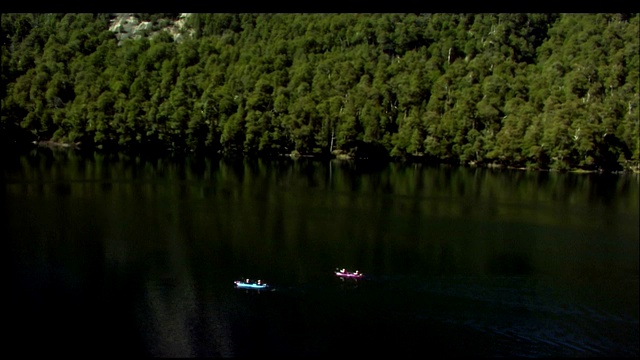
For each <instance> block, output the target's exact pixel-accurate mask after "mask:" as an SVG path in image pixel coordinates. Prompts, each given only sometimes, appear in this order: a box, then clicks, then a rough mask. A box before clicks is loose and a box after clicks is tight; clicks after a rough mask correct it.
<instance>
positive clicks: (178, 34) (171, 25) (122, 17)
mask: <svg viewBox="0 0 640 360" xmlns="http://www.w3.org/2000/svg"><path fill="white" fill-rule="evenodd" d="M113 15H114V18H113V19H111V25H110V26H109V31H111V32H114V33H115V34H116V38H117V39H118V45H120V44H121V43H122V41H124V40H126V39H139V38H141V37H151V36H153V35H154V34H157V33H158V32H160V31H167V32H168V33H169V34H171V36H172V37H173V40H174V41H175V42H180V41H182V40H183V39H184V37H185V36H193V33H194V31H193V30H192V29H187V27H186V26H185V22H186V19H187V18H188V17H189V15H191V14H190V13H182V14H180V17H179V18H178V19H177V20H174V19H162V20H161V21H160V22H159V23H160V24H162V25H161V26H160V27H159V28H158V26H156V29H154V24H153V23H151V22H150V21H140V19H138V18H137V17H136V16H135V15H134V13H115V14H113Z"/></svg>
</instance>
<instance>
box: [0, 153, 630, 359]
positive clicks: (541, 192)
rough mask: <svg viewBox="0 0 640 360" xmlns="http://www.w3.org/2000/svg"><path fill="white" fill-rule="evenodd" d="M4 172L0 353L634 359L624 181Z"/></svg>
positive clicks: (121, 165)
mask: <svg viewBox="0 0 640 360" xmlns="http://www.w3.org/2000/svg"><path fill="white" fill-rule="evenodd" d="M2 161H3V162H2V176H3V180H4V183H3V185H2V187H3V190H2V195H1V196H0V201H1V202H0V204H1V207H0V210H1V211H2V213H1V214H0V215H1V218H2V221H3V222H4V225H3V226H2V229H1V230H0V234H1V235H0V237H2V238H3V239H4V240H3V244H5V246H6V247H7V248H8V254H9V265H10V266H9V270H10V271H9V274H10V275H9V289H8V293H9V294H8V296H9V299H10V300H11V301H10V302H9V303H8V305H5V308H4V309H5V311H6V312H7V313H8V315H9V316H8V318H9V321H8V322H5V324H8V325H9V326H8V327H7V329H8V330H9V331H8V334H6V335H4V337H5V339H6V342H7V343H8V344H9V346H10V348H9V352H8V353H9V354H19V355H21V356H28V355H32V354H36V355H41V354H44V355H58V354H60V355H89V356H92V355H134V356H136V355H144V356H171V357H192V356H200V357H203V356H212V357H238V356H265V355H276V356H283V355H284V356H286V355H293V356H307V357H316V356H317V357H334V356H343V355H344V356H366V355H377V354H381V355H398V356H403V355H416V356H425V355H433V354H437V355H443V356H525V357H541V356H566V357H591V356H625V357H626V356H629V357H635V356H638V355H639V345H638V344H639V340H638V338H639V334H638V317H639V316H638V294H639V287H638V273H639V268H638V254H639V253H638V244H639V228H640V225H639V220H638V219H639V199H638V197H639V190H638V188H639V178H638V175H607V174H559V173H547V172H524V171H508V170H489V169H468V168H451V167H428V166H419V165H403V164H372V163H350V162H337V161H332V162H328V161H324V162H323V161H313V160H307V159H300V160H296V161H293V160H290V159H284V160H281V161H262V160H254V161H248V160H244V161H243V160H239V161H222V160H218V159H195V158H187V159H168V158H167V159H153V160H151V159H146V160H145V159H142V158H136V157H125V156H106V155H99V154H96V155H91V156H89V157H87V156H80V155H78V154H74V153H66V152H53V153H52V152H50V151H49V150H38V151H34V152H32V153H31V154H28V155H25V156H21V157H14V158H9V159H3V160H2ZM336 267H347V268H351V269H354V270H355V269H358V270H360V271H362V272H364V273H365V274H366V275H367V278H366V279H365V280H360V281H358V282H355V281H341V280H339V279H337V278H334V277H333V276H332V271H333V270H334V269H335V268H336ZM241 277H251V278H256V279H257V278H260V279H262V280H264V281H266V282H267V283H269V284H271V285H272V290H270V291H259V292H258V291H252V290H239V289H235V288H234V286H233V281H234V280H236V279H239V278H241Z"/></svg>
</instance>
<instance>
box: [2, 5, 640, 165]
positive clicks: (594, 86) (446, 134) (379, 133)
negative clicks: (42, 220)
mask: <svg viewBox="0 0 640 360" xmlns="http://www.w3.org/2000/svg"><path fill="white" fill-rule="evenodd" d="M161 15H162V16H159V15H154V14H139V16H140V17H144V18H146V19H147V20H149V21H151V22H152V23H153V24H154V26H155V27H156V30H157V28H158V26H164V25H163V24H161V22H162V21H166V19H165V18H164V17H166V16H173V17H175V18H173V19H170V20H176V18H177V16H178V14H161ZM112 18H113V15H110V14H2V82H3V86H2V89H1V91H2V94H1V98H2V118H1V124H0V126H1V127H0V131H2V133H3V135H2V136H1V138H2V139H1V140H2V141H3V142H5V143H7V142H15V141H22V140H28V141H33V140H53V141H57V142H70V143H80V144H81V147H83V148H94V147H97V148H102V149H112V150H117V151H140V150H143V149H146V150H149V149H172V150H173V151H195V152H198V153H204V154H210V153H238V154H244V155H247V156H262V155H266V156H270V155H279V154H292V153H293V154H316V155H328V154H335V153H338V152H339V151H343V152H346V153H350V154H351V155H355V156H385V155H388V156H391V157H394V158H413V159H425V160H432V161H444V162H451V163H459V164H479V165H486V164H498V165H504V166H516V167H528V168H535V169H547V168H550V169H558V170H566V169H585V170H629V169H638V163H639V156H640V148H639V147H640V141H639V113H638V105H639V98H640V96H639V93H640V91H639V89H638V88H639V70H640V62H639V48H638V44H639V40H640V33H639V29H640V16H639V15H638V14H192V15H190V16H189V17H187V18H186V26H187V28H185V29H183V31H184V36H182V37H180V41H176V40H174V37H173V36H172V35H170V34H169V33H168V32H164V31H160V32H157V33H153V34H151V33H150V34H149V35H148V36H143V37H140V38H137V39H136V38H131V39H127V40H123V41H121V42H120V41H118V39H117V38H116V33H114V32H112V31H109V26H110V21H111V19H112ZM189 34H191V35H189ZM356 149H357V151H356Z"/></svg>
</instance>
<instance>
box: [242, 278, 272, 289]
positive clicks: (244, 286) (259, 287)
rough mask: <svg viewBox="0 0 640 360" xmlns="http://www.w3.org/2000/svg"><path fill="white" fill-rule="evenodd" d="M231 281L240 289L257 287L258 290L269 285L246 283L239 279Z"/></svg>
mask: <svg viewBox="0 0 640 360" xmlns="http://www.w3.org/2000/svg"><path fill="white" fill-rule="evenodd" d="M233 283H234V284H236V287H237V288H242V289H258V290H259V289H266V288H268V287H269V285H267V284H258V283H247V282H244V281H239V280H236V281H234V282H233Z"/></svg>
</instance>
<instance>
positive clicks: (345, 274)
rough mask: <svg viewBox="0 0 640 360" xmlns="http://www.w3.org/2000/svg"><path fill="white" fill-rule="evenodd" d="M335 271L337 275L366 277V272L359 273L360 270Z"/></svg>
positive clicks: (355, 277)
mask: <svg viewBox="0 0 640 360" xmlns="http://www.w3.org/2000/svg"><path fill="white" fill-rule="evenodd" d="M334 273H335V274H336V276H339V277H343V278H353V279H360V278H362V277H364V274H362V273H359V272H349V271H345V272H341V271H335V272H334Z"/></svg>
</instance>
